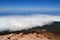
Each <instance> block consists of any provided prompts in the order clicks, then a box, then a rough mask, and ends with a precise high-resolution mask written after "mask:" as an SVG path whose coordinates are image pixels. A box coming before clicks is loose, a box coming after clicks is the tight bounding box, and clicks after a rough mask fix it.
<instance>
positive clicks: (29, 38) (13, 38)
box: [0, 32, 60, 40]
mask: <svg viewBox="0 0 60 40" xmlns="http://www.w3.org/2000/svg"><path fill="white" fill-rule="evenodd" d="M59 39H60V36H59V35H55V34H54V33H50V32H44V33H39V34H37V33H28V34H24V33H18V34H15V33H11V34H7V35H0V40H59Z"/></svg>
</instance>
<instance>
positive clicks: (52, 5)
mask: <svg viewBox="0 0 60 40" xmlns="http://www.w3.org/2000/svg"><path fill="white" fill-rule="evenodd" d="M7 14H8V15H10V14H11V15H13V14H16V15H17V14H23V15H25V14H56V15H59V14H60V0H0V15H7Z"/></svg>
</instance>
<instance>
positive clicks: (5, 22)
mask: <svg viewBox="0 0 60 40" xmlns="http://www.w3.org/2000/svg"><path fill="white" fill-rule="evenodd" d="M54 21H60V16H53V15H42V14H39V15H29V16H20V15H12V16H0V32H1V31H5V30H10V31H17V30H23V29H26V30H27V29H29V28H33V27H36V26H40V27H42V26H43V25H46V24H47V25H49V24H51V23H53V22H54Z"/></svg>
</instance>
